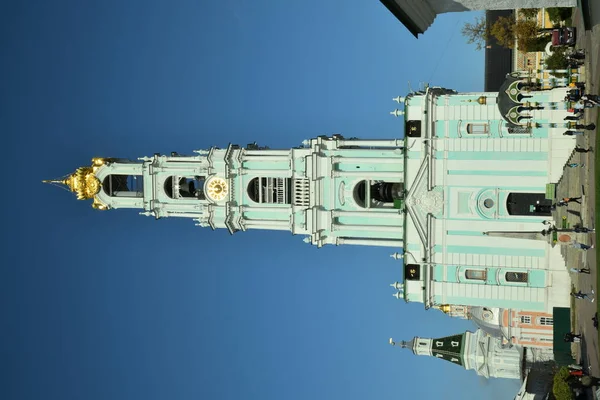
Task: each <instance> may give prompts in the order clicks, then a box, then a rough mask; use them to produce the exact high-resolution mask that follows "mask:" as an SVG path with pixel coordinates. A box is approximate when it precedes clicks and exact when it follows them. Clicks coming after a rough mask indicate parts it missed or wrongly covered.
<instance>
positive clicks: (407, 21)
mask: <svg viewBox="0 0 600 400" xmlns="http://www.w3.org/2000/svg"><path fill="white" fill-rule="evenodd" d="M379 1H380V2H381V3H382V4H383V5H384V6H385V7H386V8H387V9H388V10H389V11H390V12H391V13H392V14H394V16H395V17H396V18H397V19H398V21H400V22H402V24H403V25H404V26H405V27H406V29H408V30H409V32H410V33H412V34H413V36H414V37H416V38H418V37H419V36H418V35H419V34H422V33H424V32H425V31H423V30H421V28H419V26H418V25H417V24H416V23H415V21H413V20H412V18H410V17H409V16H408V14H407V13H406V12H405V11H404V10H403V9H402V7H400V6H399V5H398V3H396V2H395V1H394V0H379Z"/></svg>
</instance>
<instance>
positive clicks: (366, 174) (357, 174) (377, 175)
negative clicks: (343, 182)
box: [331, 171, 402, 182]
mask: <svg viewBox="0 0 600 400" xmlns="http://www.w3.org/2000/svg"><path fill="white" fill-rule="evenodd" d="M331 175H332V176H333V177H340V176H346V177H348V178H361V177H362V178H365V179H370V180H377V179H384V178H395V179H399V178H401V177H402V172H375V171H332V172H331ZM394 182H396V181H394ZM398 182H399V181H398Z"/></svg>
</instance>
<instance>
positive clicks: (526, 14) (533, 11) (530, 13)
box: [519, 8, 540, 19]
mask: <svg viewBox="0 0 600 400" xmlns="http://www.w3.org/2000/svg"><path fill="white" fill-rule="evenodd" d="M539 11H540V9H539V8H522V9H520V10H519V14H521V16H522V17H523V18H529V19H531V18H535V17H537V15H538V12H539Z"/></svg>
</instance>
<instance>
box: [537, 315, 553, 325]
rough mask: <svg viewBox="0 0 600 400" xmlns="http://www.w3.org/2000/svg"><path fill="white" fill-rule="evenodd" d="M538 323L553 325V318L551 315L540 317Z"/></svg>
mask: <svg viewBox="0 0 600 400" xmlns="http://www.w3.org/2000/svg"><path fill="white" fill-rule="evenodd" d="M539 325H546V326H553V325H554V318H552V317H540V319H539Z"/></svg>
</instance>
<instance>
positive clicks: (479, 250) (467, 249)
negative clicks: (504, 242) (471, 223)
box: [446, 245, 546, 257]
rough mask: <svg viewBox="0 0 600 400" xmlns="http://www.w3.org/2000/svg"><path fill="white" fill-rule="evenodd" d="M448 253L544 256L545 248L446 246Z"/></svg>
mask: <svg viewBox="0 0 600 400" xmlns="http://www.w3.org/2000/svg"><path fill="white" fill-rule="evenodd" d="M446 251H447V252H448V253H465V254H483V255H488V254H498V255H505V256H526V257H544V256H545V255H546V250H544V249H528V248H523V249H518V248H511V247H490V246H485V247H484V246H455V245H454V246H446Z"/></svg>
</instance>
